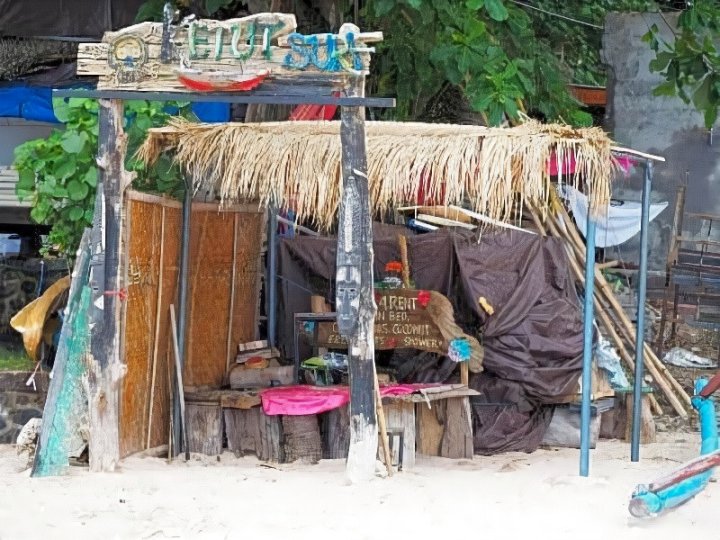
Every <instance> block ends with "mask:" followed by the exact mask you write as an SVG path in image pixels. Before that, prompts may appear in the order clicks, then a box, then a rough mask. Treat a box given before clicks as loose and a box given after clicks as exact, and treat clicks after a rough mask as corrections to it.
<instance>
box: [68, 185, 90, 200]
mask: <svg viewBox="0 0 720 540" xmlns="http://www.w3.org/2000/svg"><path fill="white" fill-rule="evenodd" d="M67 192H68V196H69V197H70V200H72V201H82V200H83V199H84V198H85V197H87V195H88V193H90V188H89V187H88V185H87V184H84V183H82V182H78V181H77V180H70V181H69V182H68V183H67Z"/></svg>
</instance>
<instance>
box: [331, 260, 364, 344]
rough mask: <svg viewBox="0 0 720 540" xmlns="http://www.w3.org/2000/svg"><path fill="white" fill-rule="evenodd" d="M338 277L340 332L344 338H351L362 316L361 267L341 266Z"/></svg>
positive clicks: (337, 298)
mask: <svg viewBox="0 0 720 540" xmlns="http://www.w3.org/2000/svg"><path fill="white" fill-rule="evenodd" d="M336 277H337V286H336V292H335V297H336V298H335V302H336V306H337V323H338V332H340V335H341V336H343V337H344V338H351V337H353V336H354V335H355V333H356V332H357V328H358V318H359V316H360V269H359V268H358V267H357V266H339V267H338V269H337V276H336Z"/></svg>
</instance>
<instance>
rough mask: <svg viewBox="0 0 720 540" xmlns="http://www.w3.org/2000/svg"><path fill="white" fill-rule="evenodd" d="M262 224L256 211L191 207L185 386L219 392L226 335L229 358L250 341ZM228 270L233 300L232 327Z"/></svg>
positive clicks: (224, 366)
mask: <svg viewBox="0 0 720 540" xmlns="http://www.w3.org/2000/svg"><path fill="white" fill-rule="evenodd" d="M236 216H237V220H238V224H237V233H238V234H237V238H236V236H235V230H236V226H235V219H236ZM264 220H265V218H264V214H263V213H260V212H259V211H255V212H235V211H232V208H230V209H228V211H221V212H219V211H218V208H217V206H216V205H196V207H195V208H194V209H193V216H192V236H191V246H190V258H191V263H190V290H189V296H190V305H189V314H188V317H189V321H190V330H189V334H188V339H189V343H188V355H187V360H186V362H185V367H184V370H183V371H184V373H183V377H184V381H183V382H184V384H185V385H186V386H192V387H211V388H220V387H221V386H222V385H223V384H224V383H225V380H226V374H227V363H228V332H230V333H231V339H230V351H231V353H234V352H236V351H237V346H238V344H239V343H241V342H244V341H251V340H252V339H254V337H255V329H256V327H257V302H258V283H259V280H260V266H259V259H260V257H261V255H262V232H263V230H264V227H263V224H264ZM233 249H234V250H235V256H234V257H233ZM233 265H234V266H235V272H234V275H235V287H234V297H235V298H234V301H233V302H232V304H233V312H234V319H233V323H232V326H231V325H230V320H229V317H230V304H231V302H230V295H231V291H232V290H233V287H232V281H233Z"/></svg>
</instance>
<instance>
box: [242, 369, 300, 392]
mask: <svg viewBox="0 0 720 540" xmlns="http://www.w3.org/2000/svg"><path fill="white" fill-rule="evenodd" d="M294 370H295V368H294V366H280V367H268V368H265V369H247V368H245V367H244V366H243V365H242V364H241V365H238V366H235V367H234V368H233V369H232V370H231V371H230V375H229V377H228V378H229V379H230V388H232V389H243V388H267V387H269V386H271V385H272V383H273V381H277V383H278V384H279V385H281V386H283V385H289V384H293V379H294V377H293V375H294Z"/></svg>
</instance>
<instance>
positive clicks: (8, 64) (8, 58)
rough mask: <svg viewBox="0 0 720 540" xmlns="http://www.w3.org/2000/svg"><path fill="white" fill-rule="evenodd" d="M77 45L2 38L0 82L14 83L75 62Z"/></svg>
mask: <svg viewBox="0 0 720 540" xmlns="http://www.w3.org/2000/svg"><path fill="white" fill-rule="evenodd" d="M76 56H77V43H69V42H65V41H54V40H44V39H32V38H29V39H28V38H8V37H2V38H0V81H12V80H15V79H17V78H19V77H22V76H24V75H29V74H31V73H34V72H36V71H39V70H41V69H43V68H44V67H48V66H50V65H54V64H56V63H58V62H65V61H74V60H75V57H76Z"/></svg>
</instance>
